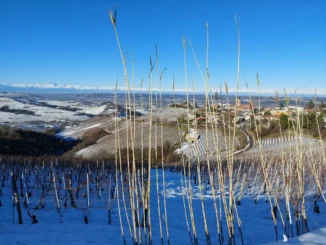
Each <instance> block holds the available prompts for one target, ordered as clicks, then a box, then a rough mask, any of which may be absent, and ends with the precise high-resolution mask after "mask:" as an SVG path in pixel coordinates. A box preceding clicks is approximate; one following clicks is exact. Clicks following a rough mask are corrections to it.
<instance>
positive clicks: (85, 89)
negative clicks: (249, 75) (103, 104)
mask: <svg viewBox="0 0 326 245" xmlns="http://www.w3.org/2000/svg"><path fill="white" fill-rule="evenodd" d="M131 90H133V89H132V88H131ZM134 90H135V91H137V92H140V91H141V90H142V91H143V92H144V93H146V92H148V88H147V87H146V88H143V89H141V88H135V89H134ZM124 91H125V88H124V87H118V88H117V92H118V93H120V92H124ZM152 91H156V89H155V88H153V89H152ZM211 91H212V92H215V91H218V92H219V89H211ZM282 91H283V89H280V91H279V95H280V96H282V95H283V93H282ZM0 92H18V93H40V92H42V93H114V92H115V87H109V86H102V87H101V86H83V85H69V84H57V83H52V82H46V83H35V84H24V83H22V84H0ZM172 92H173V91H172V89H171V90H164V91H162V93H172ZM174 92H175V93H176V94H185V93H186V90H185V89H175V91H174ZM249 92H250V94H252V95H257V89H250V90H249ZM314 92H315V89H314V88H311V89H308V88H304V89H300V90H298V91H297V94H298V95H300V96H301V95H303V96H311V95H313V94H314ZM196 93H197V94H198V93H199V94H203V93H204V91H198V92H196ZM235 93H236V91H235V89H232V88H229V94H230V95H234V94H235ZM238 93H239V94H241V95H248V90H247V89H239V91H238ZM260 93H261V94H262V95H265V96H266V95H271V96H273V95H275V90H273V89H261V90H260ZM294 93H295V89H287V94H288V95H293V94H294ZM189 94H192V91H189ZM317 95H318V96H322V97H324V96H326V88H320V89H318V90H317Z"/></svg>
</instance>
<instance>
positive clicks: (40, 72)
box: [0, 0, 326, 90]
mask: <svg viewBox="0 0 326 245" xmlns="http://www.w3.org/2000/svg"><path fill="white" fill-rule="evenodd" d="M115 6H117V9H118V15H117V26H118V31H119V34H120V38H121V43H122V47H123V50H124V52H128V54H129V57H130V55H131V54H133V55H134V57H135V76H136V83H137V85H138V87H139V81H140V80H141V78H146V77H147V76H148V70H149V56H153V57H154V56H155V45H156V44H157V45H158V48H159V58H160V63H159V64H160V69H163V68H167V71H166V73H165V76H164V88H165V89H171V88H172V82H171V81H172V74H173V73H174V74H175V77H176V88H183V87H185V82H184V78H183V72H184V70H183V48H182V35H185V36H186V37H190V38H191V40H192V42H193V46H194V48H195V52H196V53H197V56H198V59H199V61H200V63H201V65H202V66H203V68H204V66H205V42H206V34H205V23H206V22H208V23H209V26H210V75H211V79H210V86H211V87H213V88H214V87H219V85H220V84H223V81H224V80H227V81H228V83H229V87H235V78H236V68H237V31H236V25H235V20H234V14H235V13H236V14H237V15H238V17H239V18H240V25H241V84H240V86H241V87H245V82H244V80H245V77H246V78H247V80H248V83H249V86H250V87H251V88H254V87H256V82H255V74H256V72H258V73H259V75H260V77H261V85H262V88H265V89H268V88H270V89H280V90H282V89H283V88H294V87H300V88H304V87H314V88H315V87H317V88H318V87H323V88H325V87H326V1H325V0H264V1H261V0H255V1H254V0H246V1H244V0H220V1H217V0H209V1H208V0H206V1H205V0H203V1H195V0H191V1H189V0H187V1H182V0H180V1H176V0H160V1H156V0H151V1H144V0H138V1H135V0H125V1H112V0H106V1H102V0H93V1H89V0H87V1H86V0H78V1H77V0H29V1H24V0H0V83H7V84H14V83H43V82H47V81H51V82H54V83H59V84H74V85H88V86H114V84H115V80H116V78H117V76H118V75H119V77H120V83H121V85H122V84H123V81H122V78H123V70H122V63H121V60H120V56H119V52H118V49H117V44H116V40H115V36H114V31H113V28H112V25H111V22H110V19H109V16H108V13H107V10H108V9H109V8H110V9H114V7H115ZM187 55H188V59H187V61H188V68H189V69H188V72H189V77H190V76H191V74H192V75H193V76H194V77H195V79H196V87H197V89H198V90H202V89H203V83H202V80H201V79H200V75H199V73H198V69H197V68H196V65H195V62H194V58H193V56H192V53H191V50H190V49H188V50H187ZM128 65H129V68H131V62H130V59H129V60H128ZM130 75H131V74H130Z"/></svg>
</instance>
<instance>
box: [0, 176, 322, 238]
mask: <svg viewBox="0 0 326 245" xmlns="http://www.w3.org/2000/svg"><path fill="white" fill-rule="evenodd" d="M158 173H159V197H160V202H161V205H160V211H161V215H162V219H163V220H162V225H163V235H164V244H167V241H166V236H165V234H166V230H165V220H168V224H169V234H170V242H171V244H180V245H183V244H184V245H188V244H191V242H190V238H189V235H188V230H187V225H186V219H185V214H184V206H183V195H184V194H185V190H184V188H182V184H181V177H182V175H181V174H180V173H176V172H170V171H169V170H167V171H166V172H165V177H166V179H165V180H166V194H167V210H168V213H167V216H165V215H164V209H163V205H162V203H163V195H162V193H163V186H162V171H161V170H159V171H158ZM155 174H156V172H155V170H152V192H151V220H152V233H153V244H161V241H160V229H159V220H158V204H157V192H156V176H155ZM8 182H9V183H10V181H8ZM201 188H202V190H203V200H204V207H205V211H206V216H207V223H208V229H209V232H210V236H211V242H212V244H219V243H218V239H217V228H216V219H215V213H214V208H213V198H212V192H211V189H210V186H209V185H206V184H203V185H202V186H201ZM119 190H120V191H121V188H120V187H119ZM35 191H36V190H35ZM33 192H34V191H33ZM82 192H84V193H85V192H86V191H85V188H84V189H82V190H81V193H82ZM94 192H95V191H94V188H93V196H91V200H90V215H89V224H87V225H86V224H84V220H83V210H84V211H85V207H86V202H87V201H86V200H87V199H85V198H82V197H80V199H79V200H78V202H77V209H74V208H70V207H69V208H64V207H63V206H62V207H61V213H62V223H60V218H59V214H58V212H57V210H56V208H55V196H54V193H53V192H49V195H48V196H46V197H45V209H41V210H38V211H36V213H35V214H36V215H37V219H38V221H39V222H38V224H31V219H30V218H29V217H28V216H27V214H26V211H25V209H24V208H23V223H24V224H22V225H18V224H17V213H16V209H15V208H14V207H13V206H12V200H11V194H12V193H11V189H10V188H4V190H3V194H4V196H3V197H2V204H3V206H1V207H0V241H1V244H3V245H9V244H10V245H11V244H20V245H24V244H25V245H32V244H33V245H34V244H36V245H38V244H49V245H52V244H69V245H71V244H73V245H74V244H76V245H77V244H78V245H84V244H85V245H89V244H123V240H122V237H121V230H120V223H119V215H118V206H117V200H116V199H114V200H111V215H112V223H111V225H109V224H108V211H107V207H108V196H109V190H108V189H107V186H104V190H103V192H102V197H101V199H99V198H98V197H97V196H96V194H95V193H94ZM34 193H35V192H34ZM218 194H219V193H217V195H218ZM193 195H194V200H193V208H194V214H195V223H196V228H197V234H198V239H199V244H206V237H205V231H204V224H203V215H202V210H201V200H200V194H199V187H198V186H195V187H194V189H193ZM35 196H37V195H35ZM120 198H121V193H120ZM126 198H127V203H128V204H129V199H128V193H127V192H126ZM265 200H266V197H265V196H261V198H260V199H259V201H258V203H257V204H254V201H253V200H252V198H251V196H250V195H249V193H245V197H244V198H243V199H242V202H241V205H240V206H238V211H239V216H240V218H241V222H242V232H243V238H244V244H248V245H254V244H264V243H272V242H274V241H275V232H274V225H273V221H272V219H271V214H270V206H269V203H266V202H265ZM37 202H38V199H33V198H31V203H32V204H34V205H35V204H37ZM217 202H219V200H217ZM318 203H319V206H320V211H321V213H320V214H316V213H314V212H313V205H312V202H311V201H308V203H307V204H306V208H307V214H308V225H309V229H310V230H311V231H312V232H311V233H307V234H305V235H303V236H301V237H298V238H293V239H292V238H291V239H290V240H289V242H287V243H283V242H279V243H275V244H274V245H276V244H277V245H278V244H319V245H320V244H326V230H325V228H322V227H326V205H325V203H323V202H321V201H319V202H318ZM120 205H121V212H122V220H123V229H124V233H125V237H126V241H127V244H132V243H131V242H132V241H131V238H130V237H131V236H130V233H129V228H128V225H127V221H126V215H125V211H124V207H123V204H122V200H121V199H120ZM281 205H283V204H282V203H281ZM186 207H188V206H187V204H186ZM282 208H283V206H282ZM13 211H14V222H15V223H13ZM127 211H128V214H129V218H130V216H131V213H130V208H129V205H127ZM222 216H223V220H225V217H224V213H223V212H222ZM188 219H190V218H189V215H188ZM236 224H237V222H236V221H235V227H237V225H236ZM316 229H319V230H316ZM314 230H315V231H314ZM278 231H279V237H278V238H279V240H280V241H281V240H282V239H283V237H282V232H283V228H282V225H281V221H280V218H279V216H278ZM235 232H236V237H237V244H241V241H240V240H239V239H240V238H239V235H238V234H239V233H238V230H237V228H236V230H235ZM223 234H224V244H227V227H226V224H225V222H224V221H223ZM272 244H273V243H272Z"/></svg>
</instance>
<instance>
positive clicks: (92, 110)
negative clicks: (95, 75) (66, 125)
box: [0, 97, 106, 123]
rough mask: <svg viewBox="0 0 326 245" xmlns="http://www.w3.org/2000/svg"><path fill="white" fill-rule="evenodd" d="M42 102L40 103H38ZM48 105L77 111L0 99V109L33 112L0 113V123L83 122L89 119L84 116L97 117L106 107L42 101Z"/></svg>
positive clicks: (23, 101)
mask: <svg viewBox="0 0 326 245" xmlns="http://www.w3.org/2000/svg"><path fill="white" fill-rule="evenodd" d="M39 102H42V101H39ZM43 102H46V103H47V104H48V105H53V106H62V107H70V108H75V109H77V110H76V111H69V110H65V109H62V108H59V107H58V108H52V107H49V106H45V105H41V104H39V105H35V104H31V103H29V101H28V100H21V101H18V100H14V99H12V98H6V97H0V107H3V106H8V107H9V109H13V110H27V111H30V112H34V115H26V114H15V113H12V112H3V111H0V123H5V122H7V123H11V122H31V121H43V122H52V121H57V122H61V121H84V120H87V119H89V116H87V115H85V114H88V115H98V114H100V113H102V112H104V111H105V109H106V105H102V106H95V105H94V106H91V105H83V104H80V103H77V102H69V101H43Z"/></svg>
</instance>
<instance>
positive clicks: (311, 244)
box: [265, 228, 326, 245]
mask: <svg viewBox="0 0 326 245" xmlns="http://www.w3.org/2000/svg"><path fill="white" fill-rule="evenodd" d="M282 244H293V245H325V244H326V228H320V229H316V230H314V231H311V232H309V233H306V234H303V235H301V236H298V237H295V238H293V239H290V240H288V241H280V242H274V243H268V244H265V245H282Z"/></svg>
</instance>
